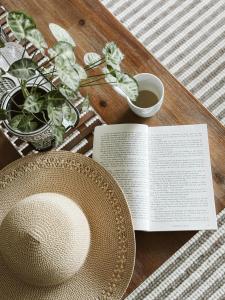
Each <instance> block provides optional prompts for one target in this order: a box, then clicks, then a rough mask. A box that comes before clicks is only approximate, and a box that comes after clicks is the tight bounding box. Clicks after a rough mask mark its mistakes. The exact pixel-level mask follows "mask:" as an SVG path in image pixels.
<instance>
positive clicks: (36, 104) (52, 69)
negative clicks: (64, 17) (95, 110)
mask: <svg viewBox="0 0 225 300" xmlns="http://www.w3.org/2000/svg"><path fill="white" fill-rule="evenodd" d="M7 22H8V25H9V27H10V29H11V30H12V32H13V34H14V35H15V37H16V38H17V39H18V40H19V41H20V43H22V44H24V45H25V46H24V52H23V54H22V55H21V58H20V59H19V60H16V61H14V62H13V63H12V64H9V66H8V68H7V70H5V69H4V70H3V69H0V79H2V78H4V77H5V76H10V77H12V78H14V79H15V80H16V81H17V86H16V88H14V89H12V90H11V91H10V92H7V93H6V94H5V95H4V97H3V99H2V102H1V110H0V119H1V120H4V124H5V126H6V127H7V128H8V130H10V131H11V132H12V133H13V134H14V135H16V136H18V137H20V138H21V139H23V140H26V141H28V142H30V143H31V144H33V146H34V147H35V148H36V149H38V150H40V149H44V148H47V147H49V146H50V145H51V144H52V141H53V140H54V141H55V144H56V145H59V144H60V143H62V141H63V138H64V133H65V131H66V130H67V129H68V128H69V127H71V126H76V124H77V123H78V120H79V112H78V110H77V109H76V108H75V105H76V102H77V101H79V102H81V101H82V111H85V110H86V109H88V106H89V97H88V96H81V94H80V92H79V90H80V88H83V87H87V86H93V85H100V84H111V85H115V86H116V87H117V88H119V89H120V90H122V91H123V93H125V94H126V96H127V97H129V98H130V99H131V100H132V101H135V99H136V97H137V95H138V86H137V82H136V81H135V79H134V78H133V77H132V76H130V75H128V74H126V73H123V72H122V71H121V68H120V63H121V61H122V59H123V58H124V55H123V54H122V52H121V51H120V49H119V48H118V47H117V45H116V44H115V43H114V42H108V43H106V45H105V46H104V48H103V50H102V53H101V55H99V54H97V53H94V52H90V53H86V54H85V55H84V66H81V65H80V64H78V63H77V61H76V57H75V53H74V50H75V47H76V45H75V42H74V40H73V39H72V37H71V36H70V34H69V33H68V32H67V31H66V30H65V29H63V28H62V27H60V26H59V25H57V24H53V23H51V24H49V28H50V31H51V32H52V34H53V36H54V37H55V39H56V43H55V44H54V45H53V46H52V47H51V48H49V47H48V46H47V43H46V41H45V39H44V37H43V35H42V34H41V32H40V31H39V30H38V29H37V27H36V24H35V22H34V20H33V19H32V18H31V17H29V16H27V15H26V14H25V13H23V12H18V11H12V12H9V13H8V16H7ZM28 41H29V42H31V43H32V44H33V45H34V46H35V47H36V50H35V52H34V54H33V55H32V56H29V55H28V54H27V52H26V43H27V42H28ZM1 46H2V47H4V45H3V44H2V45H1ZM37 51H41V52H42V53H43V54H44V55H45V56H47V57H48V63H47V64H46V63H44V64H42V65H38V64H37V62H35V59H34V58H35V54H36V52H37ZM93 70H94V71H93ZM96 70H98V73H97V74H96ZM99 70H100V71H99ZM53 77H58V78H59V80H60V83H59V84H58V85H57V86H55V85H53V84H52V83H51V78H53Z"/></svg>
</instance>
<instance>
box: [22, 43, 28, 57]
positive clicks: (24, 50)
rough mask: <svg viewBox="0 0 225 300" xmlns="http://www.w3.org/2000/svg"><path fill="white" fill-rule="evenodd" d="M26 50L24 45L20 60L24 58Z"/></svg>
mask: <svg viewBox="0 0 225 300" xmlns="http://www.w3.org/2000/svg"><path fill="white" fill-rule="evenodd" d="M26 50H27V45H26V44H25V45H24V49H23V54H22V57H21V59H23V58H24V55H25V52H26Z"/></svg>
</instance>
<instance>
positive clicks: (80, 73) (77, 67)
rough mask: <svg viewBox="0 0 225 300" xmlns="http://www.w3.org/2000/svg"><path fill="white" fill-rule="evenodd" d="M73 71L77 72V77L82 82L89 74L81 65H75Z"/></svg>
mask: <svg viewBox="0 0 225 300" xmlns="http://www.w3.org/2000/svg"><path fill="white" fill-rule="evenodd" d="M73 69H74V70H75V71H76V72H77V75H78V77H79V78H80V80H82V79H86V78H87V73H86V72H85V70H84V68H83V67H81V66H80V65H78V64H74V65H73Z"/></svg>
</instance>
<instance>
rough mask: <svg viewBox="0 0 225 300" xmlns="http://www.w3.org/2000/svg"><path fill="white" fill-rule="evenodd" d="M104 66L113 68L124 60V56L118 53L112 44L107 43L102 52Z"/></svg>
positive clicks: (117, 49) (115, 46)
mask: <svg viewBox="0 0 225 300" xmlns="http://www.w3.org/2000/svg"><path fill="white" fill-rule="evenodd" d="M102 52H103V54H104V56H105V60H106V64H107V65H110V66H112V67H115V66H117V65H119V64H120V63H121V61H122V60H123V58H124V54H123V53H122V52H121V51H120V49H119V48H118V47H117V45H116V44H115V43H114V42H109V43H107V44H106V45H105V47H104V48H103V50H102Z"/></svg>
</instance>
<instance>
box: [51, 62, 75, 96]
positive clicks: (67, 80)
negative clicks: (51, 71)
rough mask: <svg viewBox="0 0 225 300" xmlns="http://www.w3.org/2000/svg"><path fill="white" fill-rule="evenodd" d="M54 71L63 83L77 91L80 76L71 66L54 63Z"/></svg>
mask: <svg viewBox="0 0 225 300" xmlns="http://www.w3.org/2000/svg"><path fill="white" fill-rule="evenodd" d="M56 72H57V74H58V76H59V78H60V80H61V81H62V83H63V84H64V85H66V86H67V87H68V88H70V89H71V90H73V91H77V89H78V88H79V84H80V78H79V77H78V73H77V72H76V71H75V70H74V69H73V68H72V67H71V66H65V65H59V66H58V65H56Z"/></svg>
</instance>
